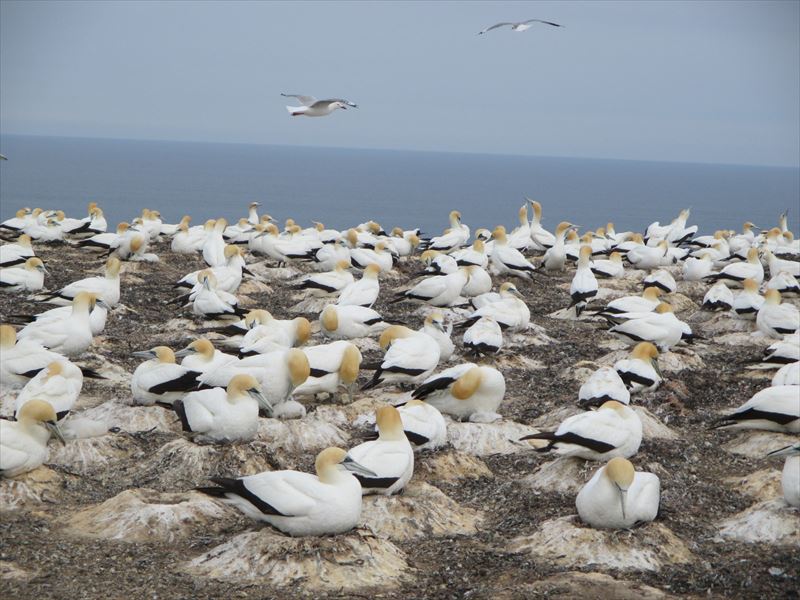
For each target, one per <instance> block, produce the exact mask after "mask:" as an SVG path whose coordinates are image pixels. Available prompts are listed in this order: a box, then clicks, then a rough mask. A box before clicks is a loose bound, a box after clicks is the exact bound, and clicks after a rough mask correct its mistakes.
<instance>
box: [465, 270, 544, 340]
mask: <svg viewBox="0 0 800 600" xmlns="http://www.w3.org/2000/svg"><path fill="white" fill-rule="evenodd" d="M481 317H492V318H493V319H494V320H495V321H497V324H498V325H500V327H501V328H502V329H504V330H505V329H508V330H510V331H524V330H525V329H527V328H528V325H529V324H530V319H531V311H530V309H529V308H528V305H527V304H525V300H524V299H523V296H522V294H520V293H519V290H517V287H516V286H515V285H514V284H513V283H511V282H505V283H503V284H502V285H501V286H500V299H499V300H497V301H496V302H490V303H488V304H484V305H483V306H481V307H480V308H479V309H478V310H476V311H475V312H473V313H472V314H471V315H470V316H469V317H468V318H467V320H466V321H465V322H464V325H465V326H467V327H469V326H471V325H473V324H474V323H476V322H477V321H478V320H479V319H480V318H481Z"/></svg>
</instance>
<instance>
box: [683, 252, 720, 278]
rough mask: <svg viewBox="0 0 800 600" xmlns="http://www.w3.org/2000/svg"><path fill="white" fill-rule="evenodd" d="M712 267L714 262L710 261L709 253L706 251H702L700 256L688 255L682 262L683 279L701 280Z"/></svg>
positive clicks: (709, 272)
mask: <svg viewBox="0 0 800 600" xmlns="http://www.w3.org/2000/svg"><path fill="white" fill-rule="evenodd" d="M713 267H714V263H713V262H712V261H711V255H710V254H709V253H708V252H703V253H702V254H701V256H700V258H695V257H693V256H692V257H689V258H687V259H686V260H685V261H684V263H683V280H684V281H701V280H702V279H703V277H707V276H708V275H710V274H711V269H712V268H713Z"/></svg>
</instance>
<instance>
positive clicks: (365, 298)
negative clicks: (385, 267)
mask: <svg viewBox="0 0 800 600" xmlns="http://www.w3.org/2000/svg"><path fill="white" fill-rule="evenodd" d="M380 272H381V267H380V266H379V265H377V264H375V263H371V264H369V265H367V266H366V268H365V269H364V274H363V275H362V276H361V279H359V280H358V281H354V282H353V283H350V284H348V285H347V286H346V287H345V288H344V289H342V291H341V293H340V294H339V298H338V299H337V300H336V304H338V305H339V306H348V305H353V306H366V307H368V308H372V305H373V304H375V301H376V300H377V299H378V294H379V293H380V283H379V282H378V274H379V273H380Z"/></svg>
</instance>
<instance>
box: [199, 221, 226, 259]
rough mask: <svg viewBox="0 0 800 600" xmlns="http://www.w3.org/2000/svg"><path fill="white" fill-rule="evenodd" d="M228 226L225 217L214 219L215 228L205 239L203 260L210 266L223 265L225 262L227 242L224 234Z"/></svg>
mask: <svg viewBox="0 0 800 600" xmlns="http://www.w3.org/2000/svg"><path fill="white" fill-rule="evenodd" d="M227 226H228V222H227V221H226V220H225V219H217V220H216V221H214V228H213V229H212V230H211V231H210V232H208V235H207V236H206V239H205V240H204V241H203V260H204V261H206V264H207V265H208V266H209V267H221V266H222V265H224V264H225V246H226V244H225V238H224V237H223V236H222V234H223V232H224V231H225V228H226V227H227Z"/></svg>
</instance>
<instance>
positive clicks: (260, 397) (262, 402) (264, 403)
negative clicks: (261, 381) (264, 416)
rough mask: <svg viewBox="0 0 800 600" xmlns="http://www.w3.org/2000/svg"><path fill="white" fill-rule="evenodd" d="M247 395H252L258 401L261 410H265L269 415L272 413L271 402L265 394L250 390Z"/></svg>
mask: <svg viewBox="0 0 800 600" xmlns="http://www.w3.org/2000/svg"><path fill="white" fill-rule="evenodd" d="M247 393H248V394H250V395H251V396H252V397H253V398H255V399H256V401H257V402H258V405H259V406H260V407H261V408H263V409H264V410H266V411H267V412H269V413H271V412H272V403H271V402H270V401H269V400H267V398H266V396H264V394H262V393H261V392H259V391H258V390H248V392H247Z"/></svg>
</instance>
